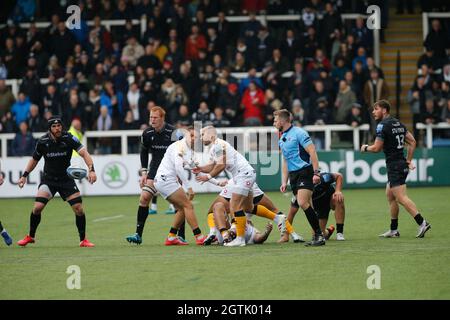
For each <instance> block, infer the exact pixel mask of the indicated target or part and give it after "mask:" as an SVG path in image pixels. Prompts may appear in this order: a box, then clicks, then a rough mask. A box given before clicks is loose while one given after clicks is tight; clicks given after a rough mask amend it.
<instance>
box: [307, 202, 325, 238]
mask: <svg viewBox="0 0 450 320" xmlns="http://www.w3.org/2000/svg"><path fill="white" fill-rule="evenodd" d="M303 211H304V212H305V215H306V219H308V222H309V225H310V226H311V228H312V229H313V230H314V233H315V234H316V235H317V234H322V230H320V225H319V219H318V218H317V213H316V211H314V209H313V207H308V209H306V210H303Z"/></svg>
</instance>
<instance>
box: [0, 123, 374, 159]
mask: <svg viewBox="0 0 450 320" xmlns="http://www.w3.org/2000/svg"><path fill="white" fill-rule="evenodd" d="M303 128H304V129H305V130H307V131H308V132H310V133H312V132H323V133H324V139H325V148H324V149H325V150H326V151H329V150H331V147H332V132H345V131H351V132H353V149H354V150H359V148H360V135H359V133H360V131H368V130H369V125H368V124H363V125H361V126H359V127H352V126H348V125H345V124H334V125H323V126H319V125H314V126H304V127H303ZM217 133H218V134H219V135H222V134H225V135H227V136H232V137H233V136H238V140H239V138H240V137H242V140H243V141H240V142H241V143H242V144H243V148H244V150H245V151H250V150H251V148H252V146H253V145H254V143H255V142H256V140H255V134H257V135H259V136H261V135H267V134H273V136H275V137H276V141H278V130H277V129H276V128H274V127H243V128H241V127H239V128H217ZM43 134H44V133H43V132H35V133H33V136H34V137H35V138H39V137H41V136H42V135H43ZM141 135H142V130H111V131H87V132H85V134H84V136H83V141H82V142H83V144H84V145H88V144H87V143H88V139H96V138H120V142H121V152H120V154H121V155H127V154H128V138H130V137H140V136H141ZM14 137H15V134H14V133H3V134H0V143H1V157H0V159H5V158H6V157H7V154H8V141H10V140H13V139H14ZM271 148H272V150H273V149H275V148H278V145H275V146H273V145H272V146H271ZM263 151H267V150H266V149H264V150H263ZM269 151H270V150H269Z"/></svg>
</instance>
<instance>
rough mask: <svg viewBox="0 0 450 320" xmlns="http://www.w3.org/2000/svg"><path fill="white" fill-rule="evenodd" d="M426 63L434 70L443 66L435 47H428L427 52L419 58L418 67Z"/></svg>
mask: <svg viewBox="0 0 450 320" xmlns="http://www.w3.org/2000/svg"><path fill="white" fill-rule="evenodd" d="M424 64H426V65H427V66H429V67H430V69H431V70H432V71H433V72H436V71H438V70H439V69H441V68H442V66H443V61H442V59H440V58H438V57H436V56H435V55H434V51H433V48H431V47H426V50H425V53H424V54H422V55H421V56H420V57H419V60H417V68H418V69H420V68H421V67H422V65H424Z"/></svg>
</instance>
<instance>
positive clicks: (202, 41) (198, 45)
mask: <svg viewBox="0 0 450 320" xmlns="http://www.w3.org/2000/svg"><path fill="white" fill-rule="evenodd" d="M207 47H208V44H207V42H206V38H205V37H204V36H203V35H201V34H197V35H193V34H191V35H190V36H189V37H188V38H187V39H186V47H185V51H184V54H185V59H186V60H196V59H198V52H199V50H200V49H205V50H206V48H207Z"/></svg>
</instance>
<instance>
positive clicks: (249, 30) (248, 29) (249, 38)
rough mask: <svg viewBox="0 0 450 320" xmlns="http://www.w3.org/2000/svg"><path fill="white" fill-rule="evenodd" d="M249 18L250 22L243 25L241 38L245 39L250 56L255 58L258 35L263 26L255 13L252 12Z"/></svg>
mask: <svg viewBox="0 0 450 320" xmlns="http://www.w3.org/2000/svg"><path fill="white" fill-rule="evenodd" d="M248 18H249V20H248V21H247V22H244V23H243V24H242V27H241V30H240V35H239V36H240V37H242V38H244V40H245V45H246V46H247V47H248V50H249V55H250V56H252V57H253V56H255V53H256V47H257V43H258V40H257V35H258V32H259V29H261V27H262V25H261V22H259V21H258V20H256V15H255V13H254V12H250V13H249V16H248Z"/></svg>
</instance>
